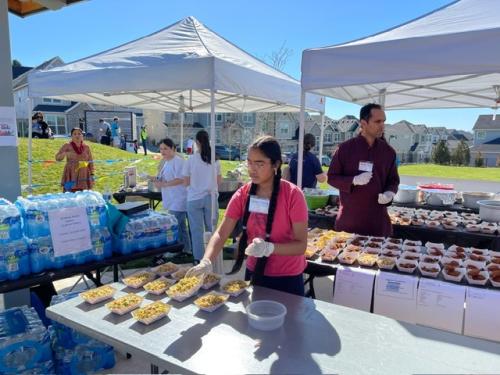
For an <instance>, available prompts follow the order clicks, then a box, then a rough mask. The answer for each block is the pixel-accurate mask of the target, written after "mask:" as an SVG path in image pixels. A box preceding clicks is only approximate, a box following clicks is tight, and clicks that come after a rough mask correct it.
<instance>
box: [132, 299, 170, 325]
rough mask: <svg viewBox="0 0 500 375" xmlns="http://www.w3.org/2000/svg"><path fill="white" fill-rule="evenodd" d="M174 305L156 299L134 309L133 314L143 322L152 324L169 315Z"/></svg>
mask: <svg viewBox="0 0 500 375" xmlns="http://www.w3.org/2000/svg"><path fill="white" fill-rule="evenodd" d="M171 307H172V306H170V305H167V304H166V303H164V302H161V301H156V302H153V303H150V304H149V305H146V306H144V307H141V308H140V309H137V310H135V311H132V316H133V317H134V318H135V319H136V320H138V321H139V322H141V323H143V324H146V325H148V324H151V323H153V322H156V321H157V320H160V319H161V318H163V317H165V316H167V314H168V313H169V311H170V309H171Z"/></svg>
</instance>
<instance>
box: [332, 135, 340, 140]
mask: <svg viewBox="0 0 500 375" xmlns="http://www.w3.org/2000/svg"><path fill="white" fill-rule="evenodd" d="M333 141H334V142H339V141H340V133H333Z"/></svg>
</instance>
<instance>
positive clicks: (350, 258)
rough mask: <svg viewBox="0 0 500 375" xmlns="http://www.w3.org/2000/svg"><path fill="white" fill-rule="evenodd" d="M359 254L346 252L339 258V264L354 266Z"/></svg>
mask: <svg viewBox="0 0 500 375" xmlns="http://www.w3.org/2000/svg"><path fill="white" fill-rule="evenodd" d="M358 254H359V253H358V252H355V251H344V252H342V253H340V254H339V256H338V257H337V259H338V261H339V263H342V264H353V263H354V262H355V261H356V259H357V258H358Z"/></svg>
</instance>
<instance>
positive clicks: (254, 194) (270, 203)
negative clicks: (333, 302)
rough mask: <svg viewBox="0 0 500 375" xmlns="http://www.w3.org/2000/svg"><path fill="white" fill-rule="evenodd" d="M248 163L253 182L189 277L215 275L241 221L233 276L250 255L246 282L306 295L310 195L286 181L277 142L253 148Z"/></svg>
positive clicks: (266, 138)
mask: <svg viewBox="0 0 500 375" xmlns="http://www.w3.org/2000/svg"><path fill="white" fill-rule="evenodd" d="M247 163H248V174H249V176H250V179H251V181H252V182H250V183H248V184H246V185H244V186H243V187H241V188H240V189H239V190H238V191H237V192H236V193H235V194H234V195H233V197H232V198H231V201H230V202H229V205H228V207H227V209H226V214H225V216H224V219H223V221H222V223H221V225H220V226H219V228H218V229H217V230H216V231H215V233H214V235H213V236H212V238H211V239H210V241H209V243H208V245H207V248H206V250H205V254H204V256H203V259H202V260H201V262H200V264H198V265H197V266H195V267H193V268H191V269H190V270H189V271H188V275H189V276H193V275H201V274H206V273H209V272H211V271H212V261H213V260H214V259H215V258H216V257H217V255H218V254H219V253H220V252H221V251H222V248H223V246H224V243H225V242H226V240H227V239H228V237H229V236H230V234H231V232H232V231H233V229H234V227H235V226H236V223H237V222H238V220H242V224H243V233H242V235H241V238H240V242H239V246H238V257H237V260H236V263H235V265H234V267H233V270H232V271H231V273H235V272H237V271H238V270H239V269H240V268H241V265H242V263H243V258H244V254H246V255H247V256H248V259H247V264H246V266H247V269H246V273H245V278H246V279H247V280H252V283H253V284H254V285H260V286H265V287H268V288H273V289H277V290H281V291H284V292H289V293H293V294H298V295H304V283H303V278H302V272H303V271H304V269H305V267H306V259H305V256H304V252H305V250H306V246H307V205H306V202H305V199H304V195H303V193H302V191H301V190H300V189H299V188H298V187H297V186H295V185H293V184H291V183H289V182H288V181H285V180H282V179H281V148H280V145H279V143H278V142H277V141H276V139H274V138H273V137H270V136H264V137H260V138H258V139H257V140H256V141H255V142H254V143H253V144H252V145H250V147H249V149H248V159H247Z"/></svg>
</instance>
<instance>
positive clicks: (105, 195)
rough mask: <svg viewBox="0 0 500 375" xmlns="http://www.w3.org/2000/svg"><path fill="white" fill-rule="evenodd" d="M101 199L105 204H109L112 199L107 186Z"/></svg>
mask: <svg viewBox="0 0 500 375" xmlns="http://www.w3.org/2000/svg"><path fill="white" fill-rule="evenodd" d="M102 197H103V199H104V200H105V201H106V202H107V203H111V198H112V197H113V194H112V193H111V189H110V188H109V186H106V189H105V190H104V193H103V195H102Z"/></svg>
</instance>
